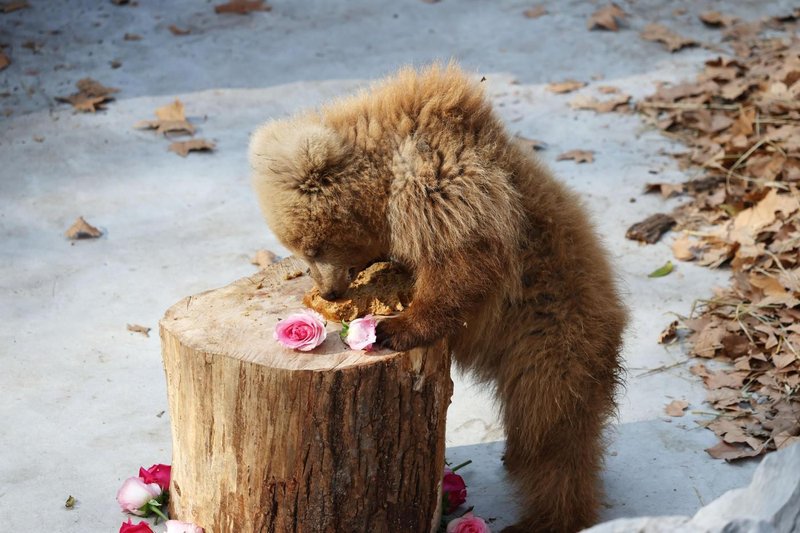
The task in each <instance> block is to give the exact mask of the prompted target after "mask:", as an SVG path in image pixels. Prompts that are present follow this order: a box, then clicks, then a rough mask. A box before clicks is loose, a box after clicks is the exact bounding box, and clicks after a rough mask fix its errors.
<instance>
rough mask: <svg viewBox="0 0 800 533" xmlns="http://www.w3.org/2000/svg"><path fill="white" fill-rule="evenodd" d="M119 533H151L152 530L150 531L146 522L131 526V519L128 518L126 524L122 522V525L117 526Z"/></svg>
mask: <svg viewBox="0 0 800 533" xmlns="http://www.w3.org/2000/svg"><path fill="white" fill-rule="evenodd" d="M119 533H153V530H152V529H150V524H148V523H147V522H139V523H138V524H136V525H133V523H132V522H131V519H130V518H128V521H127V522H123V523H122V525H121V526H119Z"/></svg>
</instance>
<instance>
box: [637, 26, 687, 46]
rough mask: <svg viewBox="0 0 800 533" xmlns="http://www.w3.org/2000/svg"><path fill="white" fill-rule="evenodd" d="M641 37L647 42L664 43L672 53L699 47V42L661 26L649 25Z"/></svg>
mask: <svg viewBox="0 0 800 533" xmlns="http://www.w3.org/2000/svg"><path fill="white" fill-rule="evenodd" d="M639 35H640V36H641V38H642V39H644V40H645V41H657V42H660V43H662V44H663V45H664V46H666V47H667V50H669V51H670V52H676V51H678V50H680V49H681V48H685V47H687V46H697V41H694V40H692V39H688V38H686V37H681V36H680V35H678V34H677V33H675V32H673V31H672V30H670V29H669V28H667V27H666V26H662V25H661V24H648V25H647V26H645V27H644V30H642V33H640V34H639Z"/></svg>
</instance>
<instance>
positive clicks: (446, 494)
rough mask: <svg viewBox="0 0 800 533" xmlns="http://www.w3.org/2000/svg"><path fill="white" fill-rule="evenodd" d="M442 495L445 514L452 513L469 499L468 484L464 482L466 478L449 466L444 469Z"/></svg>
mask: <svg viewBox="0 0 800 533" xmlns="http://www.w3.org/2000/svg"><path fill="white" fill-rule="evenodd" d="M442 496H443V498H444V514H450V513H452V512H453V511H455V510H456V509H457V508H458V506H459V505H461V504H462V503H464V502H465V501H467V484H466V483H464V478H462V477H461V476H459V475H458V474H456V473H454V472H453V471H452V470H450V469H449V468H445V469H444V477H442Z"/></svg>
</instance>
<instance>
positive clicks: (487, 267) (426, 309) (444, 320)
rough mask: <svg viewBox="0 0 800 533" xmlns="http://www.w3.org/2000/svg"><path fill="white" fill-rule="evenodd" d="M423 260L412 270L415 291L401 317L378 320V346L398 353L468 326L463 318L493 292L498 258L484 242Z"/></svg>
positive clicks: (497, 271)
mask: <svg viewBox="0 0 800 533" xmlns="http://www.w3.org/2000/svg"><path fill="white" fill-rule="evenodd" d="M468 250H469V251H467V250H466V249H465V250H463V251H454V252H450V253H448V254H447V255H444V254H443V255H442V256H439V257H435V258H431V259H429V260H425V261H421V262H419V263H418V266H417V267H416V268H415V269H414V278H415V281H414V295H413V298H412V301H411V305H410V307H409V308H408V309H407V310H406V311H404V312H403V313H402V314H401V315H400V316H398V317H395V318H389V319H385V320H382V321H380V322H379V323H378V327H377V332H376V334H377V342H378V344H379V345H381V346H384V347H387V348H391V349H392V350H396V351H405V350H410V349H411V348H414V347H417V346H425V345H427V344H431V343H432V342H434V341H436V340H438V339H440V338H443V337H446V336H449V335H452V334H453V333H455V332H456V331H458V329H459V328H464V327H467V324H466V323H465V317H466V316H468V314H469V313H470V312H471V311H472V310H473V309H475V308H476V307H478V306H480V305H481V304H482V303H483V301H484V299H485V297H486V295H487V294H488V293H489V292H490V291H492V290H496V284H497V280H498V279H499V276H501V272H502V260H501V259H500V258H499V254H497V253H496V250H494V249H493V247H492V246H491V245H489V244H487V243H475V244H473V245H472V246H470V247H469V248H468Z"/></svg>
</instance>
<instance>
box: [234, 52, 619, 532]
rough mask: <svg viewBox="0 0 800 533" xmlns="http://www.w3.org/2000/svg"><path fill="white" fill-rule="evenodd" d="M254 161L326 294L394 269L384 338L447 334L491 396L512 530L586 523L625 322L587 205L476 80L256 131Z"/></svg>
mask: <svg viewBox="0 0 800 533" xmlns="http://www.w3.org/2000/svg"><path fill="white" fill-rule="evenodd" d="M250 160H251V164H252V166H253V169H254V174H253V183H254V186H255V189H256V191H257V194H258V198H259V201H260V203H261V207H262V210H263V211H264V214H265V216H266V219H267V222H268V224H269V225H270V227H271V228H272V230H273V231H274V232H275V234H276V236H277V237H278V238H279V239H280V240H281V242H282V243H283V244H284V245H285V246H286V247H287V248H289V249H290V250H292V251H293V252H294V253H295V254H297V255H298V257H301V258H303V259H304V260H305V261H306V262H307V263H308V264H309V267H310V269H311V274H312V276H313V277H314V280H315V281H316V283H317V285H318V286H319V288H320V291H321V292H322V294H323V295H325V296H326V297H327V298H335V297H337V296H339V295H341V294H342V293H343V292H344V291H345V290H346V288H347V284H348V283H349V281H350V279H351V278H352V275H353V274H354V273H355V272H357V271H358V270H359V269H360V268H363V267H364V266H365V265H366V264H368V263H369V262H371V261H374V260H377V259H381V258H392V259H393V260H394V261H397V262H399V263H401V264H403V265H405V266H406V267H407V268H408V270H409V271H410V272H411V273H412V274H413V276H414V279H415V286H414V298H413V303H412V305H411V306H410V308H409V309H408V310H406V311H405V312H404V313H403V314H401V315H400V316H398V317H396V318H391V319H387V320H383V321H381V322H380V323H379V327H378V336H379V341H380V342H381V343H382V344H383V345H385V346H387V347H390V348H392V349H395V350H408V349H410V348H413V347H415V346H420V345H425V344H428V343H431V342H432V341H434V340H436V339H439V338H442V337H449V338H450V341H451V346H452V347H453V356H454V359H455V361H456V362H457V364H458V365H460V366H461V367H462V368H465V369H469V370H472V371H474V372H475V373H476V374H477V375H478V376H479V377H480V378H481V379H483V380H486V381H490V382H492V383H493V384H494V386H495V390H496V394H497V397H498V399H499V400H500V405H501V407H502V415H503V420H504V423H505V429H506V433H507V448H506V457H505V461H506V466H507V468H508V471H509V474H510V476H511V477H512V479H513V480H514V481H515V482H516V484H517V486H518V488H519V491H520V492H519V494H520V498H521V500H522V503H523V513H524V515H523V518H522V520H521V521H520V522H519V524H517V525H516V526H512V527H511V528H508V529H507V530H508V531H520V532H526V533H528V532H535V531H557V532H573V531H577V530H579V529H581V528H584V527H587V526H590V525H591V524H592V523H594V522H595V520H596V518H597V509H598V505H599V498H600V496H599V495H600V490H599V486H598V474H599V470H600V468H601V464H602V456H603V442H602V436H601V434H602V430H603V427H604V424H605V422H606V420H607V418H608V416H609V415H610V414H611V413H612V412H613V410H614V392H615V389H616V386H617V384H618V379H619V375H620V359H619V351H620V346H621V338H622V333H623V329H624V326H625V322H626V314H625V310H624V308H623V306H622V304H621V302H620V298H619V296H618V294H617V290H616V288H615V285H614V277H613V275H612V271H611V269H610V266H609V262H608V259H607V257H606V253H605V251H604V249H603V247H602V245H601V244H600V242H599V240H598V238H597V236H596V235H595V234H594V231H593V229H592V226H591V224H590V222H589V220H588V218H587V216H586V214H585V212H584V209H583V207H582V206H581V203H580V201H579V199H578V198H577V197H576V196H575V194H573V193H572V192H570V191H569V190H567V189H566V188H565V187H564V186H562V185H561V184H560V183H558V182H557V181H555V179H554V178H553V177H552V176H551V174H550V173H549V171H548V170H547V169H545V168H544V167H543V166H542V165H541V164H540V163H538V162H537V161H536V160H535V159H534V157H533V155H532V154H531V153H530V150H525V149H523V148H522V147H521V146H519V145H518V144H516V143H515V142H514V141H513V139H512V138H511V137H510V136H509V135H508V133H507V132H506V131H505V129H504V127H503V125H502V123H501V121H500V120H499V119H498V117H497V116H496V115H495V114H494V113H493V111H492V108H491V105H490V103H489V102H488V100H487V99H486V97H485V96H484V94H483V91H482V87H481V85H480V84H479V83H477V82H476V81H473V80H471V79H470V78H469V77H467V76H466V75H465V74H464V73H463V72H462V71H461V70H460V69H459V68H458V67H457V66H455V65H452V64H451V65H449V66H446V67H443V66H438V65H437V66H432V67H429V68H427V69H425V70H422V71H416V70H413V69H405V70H402V71H400V72H399V73H398V74H396V75H395V76H393V77H391V78H388V79H386V80H385V81H383V82H380V83H378V84H377V85H375V86H373V87H372V88H371V89H369V90H367V91H364V92H362V93H360V94H357V95H355V96H353V97H350V98H347V99H344V100H341V101H337V102H334V103H332V104H330V105H328V106H327V107H324V108H323V109H321V110H320V111H316V112H309V113H306V114H304V115H300V116H297V117H294V118H291V119H289V120H281V121H274V122H269V123H267V124H265V125H264V126H262V127H261V128H260V129H259V130H258V131H257V132H256V133H255V134H254V135H253V138H252V142H251V146H250Z"/></svg>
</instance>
